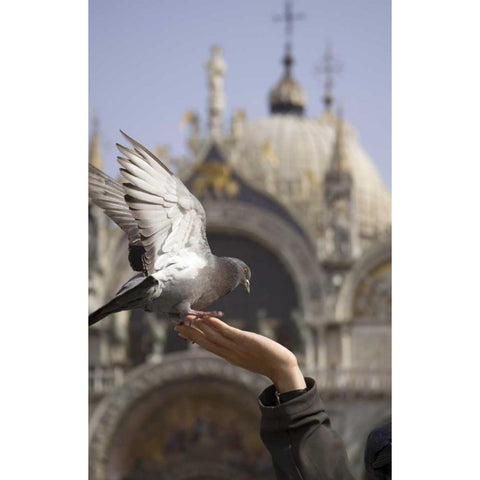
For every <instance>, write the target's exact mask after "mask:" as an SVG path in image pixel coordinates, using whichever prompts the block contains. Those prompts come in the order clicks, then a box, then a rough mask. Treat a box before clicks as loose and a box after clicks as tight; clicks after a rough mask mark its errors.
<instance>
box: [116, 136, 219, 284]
mask: <svg viewBox="0 0 480 480" xmlns="http://www.w3.org/2000/svg"><path fill="white" fill-rule="evenodd" d="M122 134H123V135H124V136H125V137H126V138H127V139H128V140H129V141H130V143H131V144H132V145H133V147H134V149H133V150H131V149H128V148H125V147H123V146H121V145H118V144H117V147H118V149H119V150H120V152H121V153H122V154H123V155H124V157H118V162H119V163H120V165H121V166H122V167H123V168H121V169H120V171H121V173H122V175H123V176H124V178H125V180H126V183H124V184H123V185H122V187H123V190H124V192H125V194H126V195H125V201H126V203H127V204H128V206H129V208H130V213H131V215H132V217H133V218H134V219H135V222H136V223H137V225H138V229H139V232H140V239H141V242H142V245H143V246H144V247H145V251H146V252H145V256H144V260H145V267H146V270H147V272H148V274H149V275H151V274H153V273H155V272H156V271H158V270H161V269H162V268H163V267H165V263H166V262H168V259H170V258H171V257H172V255H174V254H176V253H178V252H180V251H181V250H185V249H187V250H189V251H191V252H194V253H196V254H198V255H200V256H202V257H204V256H207V255H208V254H210V253H211V252H210V247H209V245H208V242H207V236H206V217H205V210H204V209H203V206H202V204H201V203H200V202H199V201H198V200H197V198H195V197H194V196H193V195H192V194H191V193H190V191H189V190H188V189H187V187H186V186H185V185H184V184H183V183H182V182H181V181H180V180H179V179H178V178H177V177H176V176H175V175H174V174H173V173H172V172H171V171H170V170H169V169H168V168H167V167H166V166H165V165H164V164H163V163H162V162H161V161H160V160H159V159H158V158H157V157H156V156H155V155H153V154H152V153H151V152H149V151H148V150H147V149H146V148H145V147H143V146H142V145H140V144H139V143H138V142H136V141H135V140H133V139H132V138H130V137H128V136H127V135H126V134H125V133H123V132H122Z"/></svg>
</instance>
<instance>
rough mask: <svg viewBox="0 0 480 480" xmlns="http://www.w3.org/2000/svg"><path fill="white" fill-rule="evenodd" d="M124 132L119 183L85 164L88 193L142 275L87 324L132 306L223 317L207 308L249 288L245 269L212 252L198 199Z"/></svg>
mask: <svg viewBox="0 0 480 480" xmlns="http://www.w3.org/2000/svg"><path fill="white" fill-rule="evenodd" d="M121 133H122V134H123V135H124V137H125V138H126V139H127V140H128V141H129V142H130V143H131V145H132V146H133V149H130V148H126V147H124V146H122V145H119V144H117V148H118V149H119V151H120V152H121V154H122V155H123V156H120V157H118V162H119V163H120V165H121V167H122V168H120V172H121V174H122V176H123V177H124V181H123V183H119V182H117V181H115V180H114V179H112V178H111V177H109V176H108V175H106V174H105V173H103V172H102V171H101V170H99V169H97V168H95V167H94V166H93V165H89V194H90V198H91V200H92V202H93V203H94V204H95V205H97V206H98V207H100V208H101V209H102V210H103V211H104V212H105V214H106V215H107V216H108V217H110V218H111V219H112V220H113V221H114V222H115V223H116V224H117V225H118V226H119V227H120V228H121V229H122V230H123V231H124V232H125V233H126V234H127V237H128V241H129V262H130V266H131V267H132V269H133V270H134V271H136V272H139V273H137V274H136V275H134V276H133V277H132V278H131V279H130V280H128V281H127V282H126V283H125V284H124V285H123V286H122V287H121V288H120V290H119V291H118V292H117V294H116V295H115V296H114V297H113V299H112V300H110V301H109V302H108V303H106V304H105V305H104V306H102V307H100V308H99V309H98V310H96V311H94V312H93V313H91V314H90V315H89V318H88V324H89V326H90V325H93V324H95V323H97V322H98V321H100V320H101V319H103V318H104V317H106V316H108V315H110V314H112V313H115V312H120V311H123V310H133V309H143V310H145V311H147V312H155V313H160V314H165V315H168V316H169V317H174V318H177V319H179V320H178V321H179V322H180V323H182V322H184V321H185V317H186V316H187V315H193V316H194V317H196V318H200V317H203V316H217V317H219V316H223V312H217V311H205V310H204V309H205V308H207V307H208V306H209V305H210V304H211V303H213V302H214V301H215V300H217V299H219V298H220V297H223V296H224V295H227V294H228V293H230V292H231V291H233V290H234V289H235V288H236V287H238V286H239V285H243V287H244V288H245V290H246V291H247V293H250V279H251V271H250V268H249V267H248V266H247V265H246V264H245V262H243V261H242V260H239V259H237V258H232V257H218V256H216V255H213V253H212V252H211V250H210V246H209V244H208V241H207V235H206V216H205V210H204V209H203V206H202V204H201V203H200V202H199V201H198V199H197V198H196V197H195V196H194V195H192V193H191V192H190V191H189V190H188V188H187V187H186V186H185V185H184V184H183V183H182V182H181V180H180V179H179V178H177V177H176V176H175V175H174V174H173V173H172V172H171V171H170V169H169V168H168V167H167V166H166V165H165V164H164V163H162V161H161V160H160V159H158V158H157V157H156V156H155V155H153V154H152V153H151V152H150V151H149V150H147V149H146V148H145V147H143V146H142V145H141V144H140V143H138V142H137V141H135V140H133V139H132V138H130V137H129V136H128V135H126V134H125V133H124V132H122V131H121Z"/></svg>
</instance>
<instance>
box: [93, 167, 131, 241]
mask: <svg viewBox="0 0 480 480" xmlns="http://www.w3.org/2000/svg"><path fill="white" fill-rule="evenodd" d="M88 184H89V196H90V198H91V200H92V201H93V203H94V204H95V205H97V206H98V207H100V208H101V209H102V210H103V211H104V212H105V213H106V214H107V215H108V216H109V217H110V218H111V219H112V220H113V221H114V222H115V223H116V224H117V225H118V226H119V227H120V228H121V229H122V230H123V231H124V232H125V233H126V234H127V236H128V241H129V242H130V243H131V244H132V245H139V244H140V231H139V229H138V225H137V222H136V221H135V219H134V218H133V216H132V214H131V212H130V209H129V207H128V205H127V203H126V202H125V198H124V197H125V192H124V190H123V187H122V185H121V184H120V183H118V182H116V181H115V180H114V179H113V178H111V177H109V176H108V175H106V174H105V173H103V172H102V171H101V170H99V169H98V168H95V167H94V166H93V165H91V164H88Z"/></svg>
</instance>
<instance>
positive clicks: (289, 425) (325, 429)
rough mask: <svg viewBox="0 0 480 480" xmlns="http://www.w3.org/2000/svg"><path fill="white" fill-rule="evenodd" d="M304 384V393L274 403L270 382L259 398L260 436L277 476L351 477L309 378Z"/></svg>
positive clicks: (338, 479) (308, 479)
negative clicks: (260, 412)
mask: <svg viewBox="0 0 480 480" xmlns="http://www.w3.org/2000/svg"><path fill="white" fill-rule="evenodd" d="M307 387H308V390H307V391H306V392H305V393H304V394H302V395H301V396H299V397H296V398H294V399H293V400H290V401H288V402H286V403H284V404H281V405H275V388H274V387H273V386H272V387H269V388H268V389H266V390H265V391H264V392H263V393H262V395H261V396H260V398H259V403H260V409H261V411H262V422H261V436H262V440H263V441H264V443H265V445H266V446H267V448H268V450H269V451H270V453H271V455H272V459H273V463H274V465H275V471H276V474H277V478H278V480H283V479H287V478H289V479H291V478H295V479H298V480H318V479H331V480H351V479H353V477H352V475H351V473H350V470H349V466H348V460H347V456H346V452H345V447H344V445H343V442H342V440H341V439H340V437H339V436H338V435H337V434H336V432H334V431H333V430H332V429H331V426H330V420H329V418H328V415H327V414H326V413H325V409H324V407H323V402H322V401H321V399H320V397H319V395H318V393H317V391H316V388H315V384H314V381H313V380H312V379H307ZM292 475H293V476H292Z"/></svg>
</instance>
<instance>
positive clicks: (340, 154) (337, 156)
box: [330, 108, 350, 172]
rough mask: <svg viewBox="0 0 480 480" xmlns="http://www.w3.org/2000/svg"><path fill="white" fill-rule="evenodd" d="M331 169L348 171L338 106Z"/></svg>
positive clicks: (340, 113)
mask: <svg viewBox="0 0 480 480" xmlns="http://www.w3.org/2000/svg"><path fill="white" fill-rule="evenodd" d="M330 168H331V170H335V171H337V172H349V170H350V168H349V165H348V160H347V154H346V150H345V126H344V121H343V111H342V109H341V108H340V109H339V110H338V114H337V126H336V131H335V145H334V147H333V155H332V163H331V166H330Z"/></svg>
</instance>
